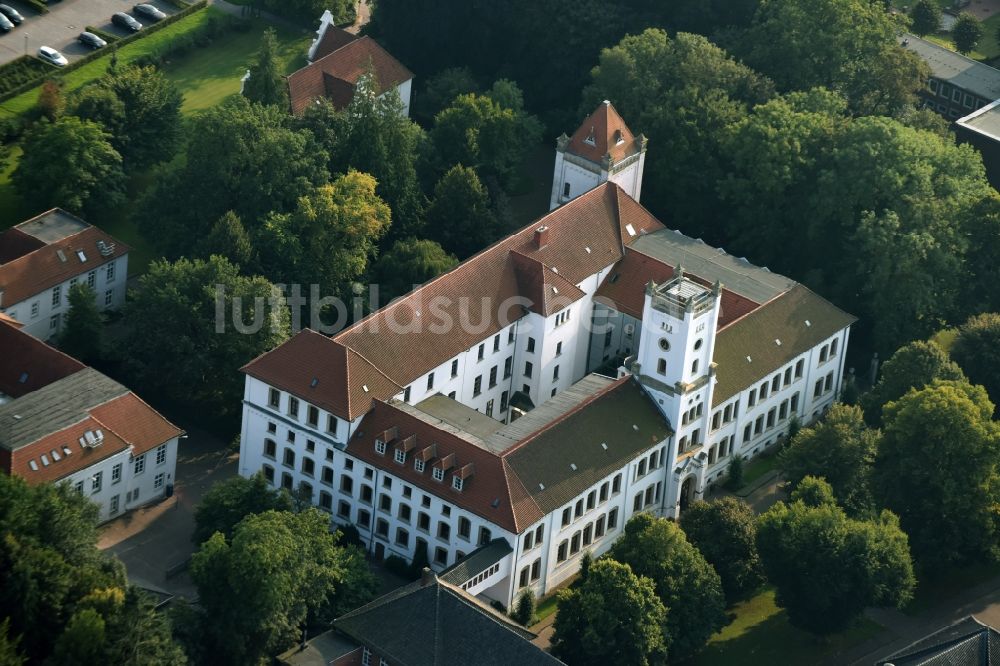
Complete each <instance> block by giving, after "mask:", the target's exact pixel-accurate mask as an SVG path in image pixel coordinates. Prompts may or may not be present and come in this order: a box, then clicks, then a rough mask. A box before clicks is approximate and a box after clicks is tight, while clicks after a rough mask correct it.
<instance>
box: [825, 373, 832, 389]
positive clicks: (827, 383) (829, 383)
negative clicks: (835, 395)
mask: <svg viewBox="0 0 1000 666" xmlns="http://www.w3.org/2000/svg"><path fill="white" fill-rule="evenodd" d="M823 390H824V391H832V390H833V373H832V372H831V373H830V374H828V375H827V376H826V381H825V382H824V383H823Z"/></svg>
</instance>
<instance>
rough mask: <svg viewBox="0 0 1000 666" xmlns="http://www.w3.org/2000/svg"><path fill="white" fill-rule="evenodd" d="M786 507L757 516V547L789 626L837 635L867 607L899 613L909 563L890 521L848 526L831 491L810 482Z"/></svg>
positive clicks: (911, 582) (908, 583)
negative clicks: (786, 612) (876, 607)
mask: <svg viewBox="0 0 1000 666" xmlns="http://www.w3.org/2000/svg"><path fill="white" fill-rule="evenodd" d="M824 486H825V488H824ZM804 497H805V498H808V499H811V500H812V501H804ZM792 500H793V501H792V502H791V504H787V505H786V504H785V503H784V502H778V503H777V504H775V505H774V506H773V507H771V508H770V509H769V510H768V511H767V512H766V513H764V514H763V515H761V516H760V519H759V521H758V527H757V546H758V548H759V549H760V556H761V560H762V561H763V563H764V569H765V571H766V572H767V579H768V581H769V582H770V583H771V584H773V585H774V586H775V587H776V588H777V596H776V600H777V603H778V605H779V606H781V607H783V608H785V609H786V610H787V611H788V619H789V621H790V622H791V623H792V624H793V625H794V626H796V627H799V628H801V629H805V630H806V631H809V632H812V633H814V634H831V633H837V632H840V631H843V630H844V629H845V628H847V627H848V626H849V624H850V623H851V622H852V621H853V620H854V619H856V618H857V617H858V616H860V615H861V613H862V612H863V611H864V610H865V608H867V607H869V606H896V607H900V606H902V605H903V604H905V603H906V602H907V601H908V600H909V599H910V598H911V597H912V593H913V588H914V586H915V583H916V580H915V578H914V575H913V563H912V561H911V559H910V551H909V548H908V546H907V538H906V534H904V533H903V531H902V530H901V529H900V528H899V520H898V519H897V518H896V517H895V516H894V515H893V514H892V513H889V512H888V511H883V512H882V514H881V515H880V516H879V517H878V518H877V519H875V520H871V521H860V520H853V519H851V518H848V517H847V515H846V514H845V513H844V511H843V510H842V509H840V508H839V507H838V506H837V505H836V504H835V503H834V501H833V491H832V490H830V487H829V485H827V484H826V483H824V482H822V481H818V480H817V479H813V478H811V477H807V479H805V480H803V483H802V490H801V491H800V492H799V493H797V494H796V495H795V496H793V498H792Z"/></svg>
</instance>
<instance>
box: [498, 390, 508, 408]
mask: <svg viewBox="0 0 1000 666" xmlns="http://www.w3.org/2000/svg"><path fill="white" fill-rule="evenodd" d="M507 400H508V392H507V391H504V392H503V393H501V394H500V411H501V412H505V411H507Z"/></svg>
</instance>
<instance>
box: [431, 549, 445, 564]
mask: <svg viewBox="0 0 1000 666" xmlns="http://www.w3.org/2000/svg"><path fill="white" fill-rule="evenodd" d="M434 562H435V563H436V564H439V565H441V566H444V565H446V564H448V549H447V548H441V547H438V548H435V549H434Z"/></svg>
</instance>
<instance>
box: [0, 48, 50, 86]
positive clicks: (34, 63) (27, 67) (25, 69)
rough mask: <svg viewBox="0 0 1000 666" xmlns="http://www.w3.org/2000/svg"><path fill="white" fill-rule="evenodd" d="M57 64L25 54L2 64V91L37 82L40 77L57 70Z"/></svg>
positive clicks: (0, 68)
mask: <svg viewBox="0 0 1000 666" xmlns="http://www.w3.org/2000/svg"><path fill="white" fill-rule="evenodd" d="M55 69H56V68H55V66H54V65H50V64H48V63H47V62H43V61H41V60H39V59H38V58H32V57H31V56H26V55H23V56H21V57H20V58H17V59H16V60H11V61H10V62H8V63H7V64H5V65H0V93H5V92H7V91H8V90H11V89H13V88H15V87H20V86H21V85H23V84H25V83H32V82H37V81H38V80H39V77H42V78H45V77H46V76H48V75H50V74H52V73H53V72H54V71H55Z"/></svg>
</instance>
